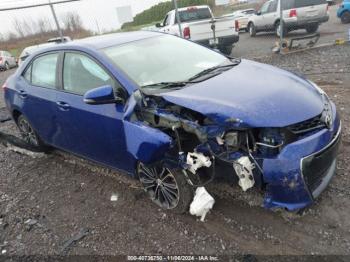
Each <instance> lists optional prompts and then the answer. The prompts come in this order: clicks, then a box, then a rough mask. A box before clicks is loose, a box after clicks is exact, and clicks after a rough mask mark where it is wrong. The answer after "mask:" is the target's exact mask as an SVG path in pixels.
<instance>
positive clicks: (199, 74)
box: [3, 31, 341, 212]
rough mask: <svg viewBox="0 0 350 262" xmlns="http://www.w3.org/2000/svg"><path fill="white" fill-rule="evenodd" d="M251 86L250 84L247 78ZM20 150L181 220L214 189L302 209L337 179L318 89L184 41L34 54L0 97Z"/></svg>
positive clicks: (153, 38) (325, 103)
mask: <svg viewBox="0 0 350 262" xmlns="http://www.w3.org/2000/svg"><path fill="white" fill-rule="evenodd" d="M252 76H254V77H252ZM3 90H4V95H5V102H6V106H7V108H8V110H9V112H10V114H11V116H12V117H13V119H14V120H15V122H16V124H17V125H18V128H19V130H20V133H21V135H22V137H23V139H24V140H25V141H26V142H27V143H28V144H30V145H31V146H32V147H35V148H36V149H40V150H45V149H46V148H47V146H53V147H56V148H60V149H62V150H65V151H68V152H72V153H74V154H76V155H79V156H81V157H84V158H87V159H90V160H93V161H96V162H98V163H101V164H103V165H106V166H109V167H112V168H115V169H117V170H123V171H125V172H127V173H128V174H130V175H132V176H134V177H135V178H139V180H140V182H141V184H142V186H143V188H144V190H145V191H146V192H147V194H148V195H149V197H150V199H151V200H152V201H153V202H154V203H156V204H157V205H159V206H160V207H162V208H164V209H172V210H174V211H178V212H185V211H187V210H188V207H189V205H190V203H191V202H192V200H193V194H194V190H195V189H196V188H197V187H201V186H205V185H207V184H209V183H212V182H214V180H215V179H217V178H221V181H227V182H228V183H230V184H233V183H234V184H236V185H237V186H239V187H240V188H241V189H242V190H241V194H246V191H247V190H249V189H251V188H253V187H256V188H257V189H259V190H261V191H264V192H265V193H266V194H265V201H264V206H265V207H266V208H270V209H276V208H282V209H288V210H293V211H294V210H298V209H302V208H305V207H307V206H309V205H311V204H312V203H314V200H315V199H316V198H317V197H318V196H319V195H320V194H321V192H322V191H323V190H325V188H326V187H327V185H328V184H329V183H330V181H331V179H332V177H333V175H335V173H336V170H337V167H336V166H337V152H338V146H339V143H340V138H341V121H340V116H339V114H338V113H337V109H336V106H335V104H334V103H333V102H332V101H331V100H330V98H329V96H327V94H326V93H325V92H324V91H323V90H322V89H320V88H319V87H318V86H317V85H316V84H315V83H313V82H311V81H310V80H307V79H305V78H302V77H300V76H298V75H296V74H294V73H291V72H287V71H284V70H281V69H278V68H275V67H273V66H271V65H264V64H261V63H257V62H254V61H249V60H243V59H242V60H241V59H236V58H232V57H229V56H224V55H223V54H220V53H218V52H215V51H213V50H210V49H209V48H206V47H203V46H201V45H198V44H196V43H193V42H191V41H187V40H185V39H182V38H180V37H176V36H173V35H168V34H164V33H158V32H146V31H139V32H129V33H122V34H112V35H104V36H97V37H91V38H86V39H82V40H78V41H75V42H72V43H68V44H65V45H56V46H52V47H49V48H46V49H45V50H40V51H38V52H36V53H35V54H32V55H31V56H30V57H29V58H27V60H26V61H25V63H24V64H23V65H22V67H20V68H19V70H17V72H16V73H15V74H14V75H12V76H11V77H9V79H8V80H7V81H6V83H5V84H4V86H3Z"/></svg>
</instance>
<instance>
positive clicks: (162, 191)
mask: <svg viewBox="0 0 350 262" xmlns="http://www.w3.org/2000/svg"><path fill="white" fill-rule="evenodd" d="M137 174H138V176H139V179H140V182H141V184H142V186H143V189H144V191H145V192H146V193H147V195H148V196H149V198H150V199H151V200H152V202H153V203H155V204H156V205H158V206H159V207H161V208H163V209H165V210H171V211H173V212H175V213H180V214H182V213H185V212H187V211H188V209H189V206H190V204H191V202H192V200H193V194H194V193H193V188H192V186H191V185H189V184H188V182H187V179H186V176H185V174H184V173H183V171H182V170H181V169H169V168H166V167H164V166H162V165H161V164H156V165H152V166H148V165H145V164H143V163H139V164H138V166H137Z"/></svg>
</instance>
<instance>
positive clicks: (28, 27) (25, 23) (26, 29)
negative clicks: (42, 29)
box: [21, 18, 36, 36]
mask: <svg viewBox="0 0 350 262" xmlns="http://www.w3.org/2000/svg"><path fill="white" fill-rule="evenodd" d="M33 25H34V26H33ZM21 28H22V30H23V33H24V35H25V36H28V35H33V34H35V28H36V26H35V22H34V20H33V19H31V18H26V19H25V20H22V22H21Z"/></svg>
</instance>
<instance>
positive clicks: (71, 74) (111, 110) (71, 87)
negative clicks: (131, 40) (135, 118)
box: [54, 51, 129, 170]
mask: <svg viewBox="0 0 350 262" xmlns="http://www.w3.org/2000/svg"><path fill="white" fill-rule="evenodd" d="M61 60H62V62H61V65H62V69H61V79H62V80H61V81H62V83H61V90H60V91H59V92H58V94H57V98H56V115H57V125H58V129H57V130H58V131H57V133H56V134H55V137H54V144H55V146H57V147H59V148H62V149H64V150H67V151H70V152H72V153H74V154H77V155H80V156H83V157H85V158H88V159H91V160H93V161H96V162H100V163H103V164H105V165H108V166H111V167H114V168H117V169H123V170H125V169H126V167H127V163H128V162H129V161H128V156H127V154H126V145H125V137H124V132H123V121H122V119H123V115H124V105H122V104H103V105H88V104H86V103H85V102H84V100H83V96H84V94H85V93H86V92H87V91H89V90H91V89H93V88H97V87H101V86H105V85H111V86H112V87H113V88H114V90H115V91H116V92H117V91H118V89H122V87H121V85H120V84H119V83H118V82H117V80H116V79H114V77H113V76H112V75H111V74H110V73H109V72H108V71H107V70H106V69H105V68H104V67H103V66H102V65H101V64H100V63H99V62H97V61H96V60H95V59H93V58H92V57H90V56H88V55H87V54H84V53H80V52H73V51H69V52H65V53H64V55H63V54H62V58H61Z"/></svg>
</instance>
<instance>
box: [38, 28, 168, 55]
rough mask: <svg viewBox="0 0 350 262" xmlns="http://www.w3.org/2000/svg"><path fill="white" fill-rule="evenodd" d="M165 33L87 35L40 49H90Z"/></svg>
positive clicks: (44, 50)
mask: <svg viewBox="0 0 350 262" xmlns="http://www.w3.org/2000/svg"><path fill="white" fill-rule="evenodd" d="M162 34H163V33H159V32H153V31H134V32H125V33H113V34H106V35H99V36H92V37H87V38H83V39H79V40H74V41H71V42H66V43H59V44H54V45H52V46H50V47H48V48H44V49H40V53H41V52H47V51H50V50H60V49H65V48H70V47H75V48H79V47H87V48H90V49H95V50H99V49H103V48H107V47H110V46H116V45H122V44H126V43H129V42H134V41H138V40H142V39H146V38H151V37H155V36H159V35H162Z"/></svg>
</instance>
